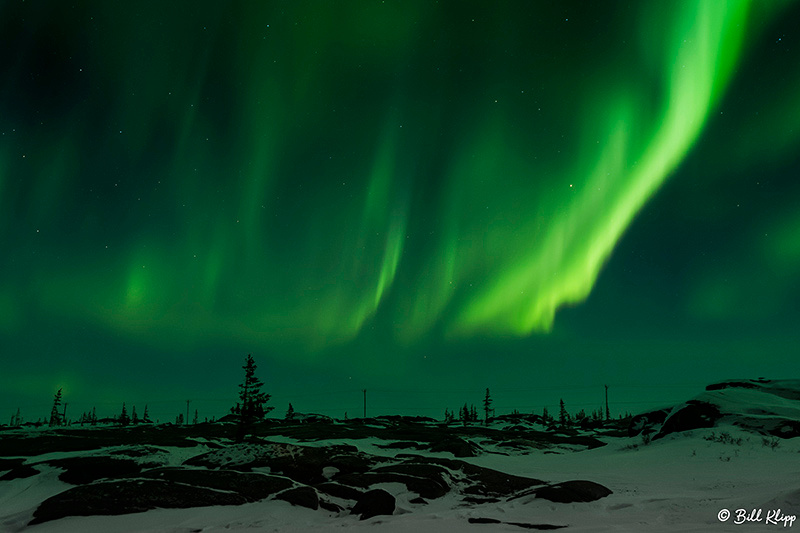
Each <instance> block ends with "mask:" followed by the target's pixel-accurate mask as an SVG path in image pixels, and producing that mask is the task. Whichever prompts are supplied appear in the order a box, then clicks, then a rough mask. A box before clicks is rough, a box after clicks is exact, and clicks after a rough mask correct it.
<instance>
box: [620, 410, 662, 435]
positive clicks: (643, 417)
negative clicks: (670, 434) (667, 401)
mask: <svg viewBox="0 0 800 533" xmlns="http://www.w3.org/2000/svg"><path fill="white" fill-rule="evenodd" d="M669 411H670V410H669V409H659V410H657V411H650V412H649V413H642V414H640V415H636V416H634V417H632V418H631V422H630V425H629V426H628V436H629V437H635V436H636V435H639V434H640V433H641V432H642V431H647V432H648V433H652V432H654V431H656V430H658V429H660V428H661V425H662V424H663V423H664V420H666V419H667V415H668V414H669Z"/></svg>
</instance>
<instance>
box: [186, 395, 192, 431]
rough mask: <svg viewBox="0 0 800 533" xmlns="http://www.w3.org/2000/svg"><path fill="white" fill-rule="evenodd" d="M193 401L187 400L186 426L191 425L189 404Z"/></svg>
mask: <svg viewBox="0 0 800 533" xmlns="http://www.w3.org/2000/svg"><path fill="white" fill-rule="evenodd" d="M191 401H192V400H186V425H187V426H188V425H189V402H191Z"/></svg>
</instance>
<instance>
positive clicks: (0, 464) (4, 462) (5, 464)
mask: <svg viewBox="0 0 800 533" xmlns="http://www.w3.org/2000/svg"><path fill="white" fill-rule="evenodd" d="M24 462H25V459H6V458H4V457H0V472H2V471H3V470H11V469H12V468H15V467H17V466H21V465H22V463H24Z"/></svg>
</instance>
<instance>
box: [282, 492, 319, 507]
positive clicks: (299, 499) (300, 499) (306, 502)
mask: <svg viewBox="0 0 800 533" xmlns="http://www.w3.org/2000/svg"><path fill="white" fill-rule="evenodd" d="M275 499H276V500H283V501H286V502H289V503H291V504H292V505H299V506H300V507H307V508H309V509H313V510H314V511H316V510H317V509H319V496H318V495H317V491H315V490H314V489H312V488H311V487H296V488H293V489H289V490H285V491H283V492H281V493H280V494H278V495H277V496H275Z"/></svg>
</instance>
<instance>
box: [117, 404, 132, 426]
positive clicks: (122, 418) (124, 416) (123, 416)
mask: <svg viewBox="0 0 800 533" xmlns="http://www.w3.org/2000/svg"><path fill="white" fill-rule="evenodd" d="M117 421H118V422H119V424H120V425H121V426H127V425H128V424H130V423H131V418H130V417H129V416H128V409H127V408H126V407H125V402H122V412H121V413H120V414H119V418H118V419H117Z"/></svg>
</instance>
